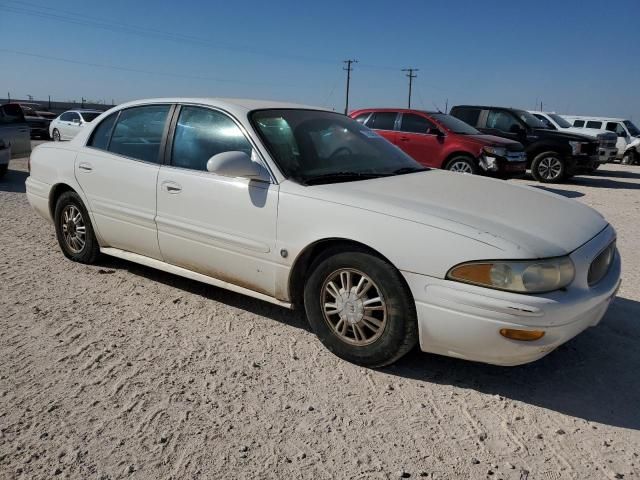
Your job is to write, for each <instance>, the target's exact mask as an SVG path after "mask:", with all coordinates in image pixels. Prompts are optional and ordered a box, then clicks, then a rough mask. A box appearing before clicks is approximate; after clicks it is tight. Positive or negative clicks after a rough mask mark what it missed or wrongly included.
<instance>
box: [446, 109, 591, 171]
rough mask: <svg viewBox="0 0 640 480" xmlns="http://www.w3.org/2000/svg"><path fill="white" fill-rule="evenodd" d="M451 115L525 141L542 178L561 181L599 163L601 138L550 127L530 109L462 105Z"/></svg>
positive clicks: (531, 163)
mask: <svg viewBox="0 0 640 480" xmlns="http://www.w3.org/2000/svg"><path fill="white" fill-rule="evenodd" d="M451 115H453V116H454V117H457V118H459V119H460V120H462V121H464V122H466V123H468V124H470V125H472V126H474V127H476V128H477V129H478V130H480V131H481V132H484V133H488V134H491V135H496V136H499V137H503V138H508V139H511V140H516V141H518V142H520V143H522V144H523V145H524V148H525V151H526V152H527V167H528V168H530V169H531V174H532V175H533V177H534V178H535V179H536V180H538V181H539V182H543V183H558V182H561V181H563V180H564V179H566V178H569V177H571V176H573V175H576V174H579V173H589V172H592V171H593V170H594V169H595V168H596V166H597V164H598V142H597V141H596V140H595V139H593V138H591V137H588V136H585V135H579V134H574V133H565V132H559V131H553V130H549V129H547V128H546V127H545V125H544V124H543V123H542V122H541V121H540V120H539V119H537V118H536V117H534V116H533V115H532V114H531V113H529V112H527V111H525V110H519V109H516V108H503V107H487V106H472V105H460V106H456V107H453V108H452V109H451Z"/></svg>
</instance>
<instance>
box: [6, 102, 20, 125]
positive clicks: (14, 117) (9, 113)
mask: <svg viewBox="0 0 640 480" xmlns="http://www.w3.org/2000/svg"><path fill="white" fill-rule="evenodd" d="M24 122H25V120H24V114H23V113H22V109H21V108H20V107H19V106H18V105H3V106H2V107H0V124H1V125H14V124H19V123H24Z"/></svg>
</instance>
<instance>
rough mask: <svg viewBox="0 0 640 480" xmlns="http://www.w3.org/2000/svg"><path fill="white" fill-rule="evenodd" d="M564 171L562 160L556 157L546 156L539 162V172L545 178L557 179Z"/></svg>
mask: <svg viewBox="0 0 640 480" xmlns="http://www.w3.org/2000/svg"><path fill="white" fill-rule="evenodd" d="M561 172H562V162H561V161H560V160H559V159H558V158H556V157H545V158H543V159H542V160H540V163H539V164H538V173H539V174H540V176H541V177H542V178H544V179H545V180H555V179H556V178H558V177H559V176H560V173H561Z"/></svg>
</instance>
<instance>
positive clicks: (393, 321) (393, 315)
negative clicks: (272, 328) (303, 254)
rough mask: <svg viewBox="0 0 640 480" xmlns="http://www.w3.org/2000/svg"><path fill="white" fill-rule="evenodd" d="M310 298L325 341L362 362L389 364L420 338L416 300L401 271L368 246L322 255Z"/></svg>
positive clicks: (313, 320)
mask: <svg viewBox="0 0 640 480" xmlns="http://www.w3.org/2000/svg"><path fill="white" fill-rule="evenodd" d="M304 304H305V310H306V313H307V317H308V319H309V323H310V324H311V327H312V329H313V330H314V332H315V333H316V335H317V336H318V338H319V339H320V341H321V342H322V343H323V344H324V346H325V347H326V348H327V349H329V350H330V351H331V352H333V353H334V354H335V355H337V356H339V357H340V358H343V359H345V360H347V361H350V362H353V363H357V364H359V365H363V366H367V367H382V366H385V365H389V364H391V363H393V362H395V361H396V360H397V359H399V358H400V357H402V356H403V355H404V354H406V353H407V352H408V351H409V350H411V348H412V347H413V346H414V345H415V344H416V342H417V339H418V329H417V320H416V311H415V303H414V301H413V299H412V298H411V295H410V294H409V292H408V289H407V287H406V285H405V284H404V282H403V279H402V277H401V275H400V273H399V272H398V271H397V270H396V269H395V268H394V267H393V266H392V265H390V264H388V263H387V262H385V261H384V260H382V259H380V258H378V257H376V256H374V255H371V254H369V253H367V252H364V251H335V252H333V253H329V254H327V255H325V256H324V257H323V258H322V259H320V260H319V261H317V262H316V263H315V265H314V267H312V273H311V275H310V277H309V278H308V279H307V282H306V284H305V290H304Z"/></svg>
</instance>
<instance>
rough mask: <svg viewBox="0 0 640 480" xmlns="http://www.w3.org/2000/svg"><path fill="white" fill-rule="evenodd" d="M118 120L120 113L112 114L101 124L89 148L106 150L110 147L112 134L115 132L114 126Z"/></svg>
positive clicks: (94, 132)
mask: <svg viewBox="0 0 640 480" xmlns="http://www.w3.org/2000/svg"><path fill="white" fill-rule="evenodd" d="M116 118H118V112H116V113H112V114H111V115H109V116H108V117H107V118H105V119H104V120H103V121H102V122H100V124H99V125H98V126H97V127H96V129H95V130H94V131H93V133H92V134H91V138H90V139H89V143H87V146H89V147H93V148H99V149H100V150H106V149H107V148H108V147H109V139H110V138H111V132H112V131H113V124H114V123H115V122H116Z"/></svg>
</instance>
